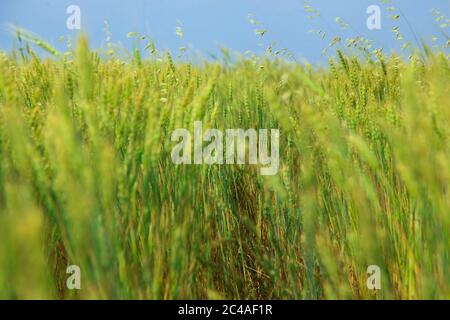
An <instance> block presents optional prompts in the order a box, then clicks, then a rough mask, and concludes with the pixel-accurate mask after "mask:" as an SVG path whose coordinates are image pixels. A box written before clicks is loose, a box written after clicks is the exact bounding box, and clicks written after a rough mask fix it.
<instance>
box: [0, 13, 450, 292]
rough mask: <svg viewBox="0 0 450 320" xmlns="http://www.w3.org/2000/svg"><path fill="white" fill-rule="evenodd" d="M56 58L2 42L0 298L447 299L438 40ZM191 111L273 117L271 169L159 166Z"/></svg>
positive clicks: (233, 121) (443, 107)
mask: <svg viewBox="0 0 450 320" xmlns="http://www.w3.org/2000/svg"><path fill="white" fill-rule="evenodd" d="M312 13H313V12H312ZM150 44H151V47H154V46H153V43H152V42H150ZM153 50H154V49H153ZM109 53H110V52H109ZM58 59H59V60H56V58H55V59H53V60H42V59H40V58H39V57H38V56H37V55H35V54H34V53H33V52H32V50H31V49H29V51H28V53H24V55H22V58H18V57H17V55H14V54H6V53H2V54H0V242H1V243H2V245H1V246H0V298H7V299H10V298H101V299H106V298H115V299H116V298H118V299H129V298H135V299H156V298H158V299H183V298H217V297H222V298H242V299H250V298H252V299H260V298H282V299H300V298H311V299H345V298H355V299H391V298H402V299H407V298H442V299H448V298H450V269H449V267H448V266H450V255H449V248H450V236H449V231H450V214H449V213H450V197H449V181H450V154H449V127H448V123H449V122H450V105H449V103H450V96H449V91H448V83H449V80H450V79H449V78H450V66H449V61H448V59H447V58H446V57H445V55H444V54H443V53H430V54H429V56H428V57H426V58H423V57H418V56H416V55H412V56H411V58H410V60H409V61H403V60H401V59H400V58H398V57H396V56H394V55H392V56H384V55H383V54H382V53H381V52H379V54H378V59H377V60H374V59H367V60H365V61H360V60H359V59H357V58H356V57H352V56H348V55H346V54H345V53H343V52H342V51H339V53H338V61H339V62H337V61H335V60H334V59H331V60H330V67H329V68H328V69H323V70H321V69H313V68H312V67H311V66H301V65H299V64H295V63H288V62H286V61H283V60H279V59H270V60H269V59H268V60H259V61H255V60H248V59H244V58H243V59H240V60H239V61H238V62H236V63H235V64H231V63H230V61H228V62H229V63H227V65H226V66H223V65H218V64H216V63H205V64H204V65H202V66H198V65H195V64H189V63H176V62H174V61H173V60H172V57H171V55H170V54H169V53H168V52H167V53H166V56H165V58H164V57H162V58H161V59H158V60H151V59H145V58H144V57H141V53H140V52H139V51H137V50H136V51H135V52H134V57H133V58H132V59H133V61H132V62H124V61H121V60H119V59H118V58H117V57H116V55H113V54H112V55H110V56H109V58H108V59H103V58H100V57H99V54H98V53H96V52H92V51H91V50H90V49H89V46H88V42H87V40H86V39H85V38H81V39H80V40H79V42H78V45H77V46H76V50H74V51H73V52H69V53H68V54H66V55H64V58H62V57H61V55H58ZM424 59H426V60H424ZM228 60H229V59H228ZM196 120H203V121H204V123H205V126H206V124H207V125H208V126H209V127H211V128H218V129H226V128H279V129H280V132H281V141H280V160H281V167H280V172H279V174H278V175H277V176H273V177H264V176H260V175H259V174H258V170H257V168H256V167H255V166H248V165H247V166H245V165H240V166H239V165H235V166H230V165H223V166H220V165H214V166H208V165H190V166H189V165H186V166H177V165H174V164H173V163H172V161H171V158H170V150H171V148H172V147H173V143H172V142H171V141H170V134H171V132H172V131H173V130H174V129H176V128H180V127H185V128H192V126H193V122H194V121H196ZM70 264H76V265H79V266H80V267H81V271H82V289H81V290H80V291H76V292H75V293H74V292H72V291H68V290H66V289H65V279H66V277H67V275H66V274H65V269H66V267H67V266H68V265H70ZM372 264H376V265H379V266H380V267H381V269H382V290H379V291H377V292H373V291H369V290H368V289H367V287H366V278H367V275H366V268H367V266H368V265H372Z"/></svg>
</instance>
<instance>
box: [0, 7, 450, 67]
mask: <svg viewBox="0 0 450 320" xmlns="http://www.w3.org/2000/svg"><path fill="white" fill-rule="evenodd" d="M309 2H310V4H311V5H312V6H313V7H314V8H315V9H317V10H318V11H320V12H321V17H320V18H318V19H314V20H311V19H308V17H307V13H306V12H305V10H304V9H303V1H302V0H127V1H124V0H1V2H0V48H1V49H10V48H11V47H12V46H13V44H14V37H13V36H12V35H11V34H9V32H8V31H7V25H8V24H9V23H11V24H15V25H18V26H21V27H24V28H26V29H28V30H31V31H33V32H34V33H36V34H38V35H40V36H42V37H43V38H44V39H46V40H47V41H48V42H50V43H52V44H53V45H54V46H56V47H57V48H60V49H63V48H64V45H63V43H61V42H60V41H59V38H60V37H61V36H62V35H64V36H66V37H67V36H71V37H76V33H77V32H76V31H70V30H68V29H67V28H66V20H67V18H68V16H69V15H68V14H66V8H67V7H68V6H69V5H73V4H74V5H78V6H79V7H80V8H81V20H82V24H81V25H82V29H83V30H84V31H86V33H87V34H88V35H89V38H90V42H91V44H92V46H93V47H96V48H98V47H101V46H103V45H104V43H105V39H106V35H105V31H104V29H105V25H104V21H105V20H106V21H108V23H109V26H110V31H111V33H112V41H113V42H117V43H121V44H122V45H123V46H124V47H126V48H132V47H133V41H132V40H131V39H129V38H127V36H126V35H127V33H128V32H130V31H136V32H139V33H141V34H145V35H151V36H152V38H153V39H154V41H155V43H156V45H157V47H158V48H160V49H169V50H171V51H172V52H176V51H177V50H178V48H179V47H181V46H186V47H192V48H194V49H195V50H198V51H200V52H202V53H204V54H205V55H206V54H207V53H217V52H218V46H219V45H222V46H226V47H228V48H230V49H231V50H233V51H239V52H245V51H247V50H250V51H252V52H256V53H260V52H261V51H263V50H264V48H265V47H267V45H268V44H269V43H271V42H273V41H275V42H276V43H277V44H278V48H287V49H289V51H290V52H292V53H293V54H294V55H295V56H297V57H301V58H306V59H307V60H309V61H311V62H318V61H322V60H323V59H324V57H323V56H322V54H321V52H322V49H323V48H324V47H326V46H327V45H328V43H329V41H330V39H331V38H333V37H334V36H340V37H342V38H343V39H345V38H346V37H353V36H355V35H357V34H360V35H362V36H365V37H367V38H370V39H373V40H374V41H375V42H376V44H377V45H381V46H383V47H384V48H385V50H386V51H389V50H391V49H396V50H398V49H399V48H400V46H401V44H400V43H399V42H398V41H396V40H395V37H394V35H393V33H392V27H393V26H394V25H398V26H399V28H400V31H401V32H402V33H403V34H404V36H405V38H406V39H407V40H411V41H412V42H414V39H413V35H412V32H411V30H410V28H409V26H408V24H407V21H406V20H405V17H406V19H407V20H408V22H409V24H410V26H411V28H412V29H413V30H414V32H415V33H416V34H417V35H418V37H420V38H423V39H426V40H427V41H430V38H431V36H432V35H436V36H440V31H439V29H440V28H439V24H437V23H436V22H435V21H434V17H433V15H432V14H431V9H433V8H435V9H437V10H439V11H440V12H441V13H442V14H443V15H444V16H446V17H447V18H450V0H427V1H423V0H395V1H391V4H390V5H383V4H382V3H381V1H380V0H310V1H309ZM372 4H377V5H380V7H381V8H382V14H381V19H382V20H381V22H382V28H381V30H368V29H367V27H366V20H367V17H368V15H367V14H366V9H367V7H368V6H369V5H372ZM391 5H393V6H395V7H397V8H400V10H401V12H402V13H403V14H401V15H400V18H399V20H397V22H394V21H392V19H391V18H390V17H389V14H390V13H389V12H387V11H386V10H385V9H386V7H387V6H391ZM397 13H399V12H398V11H397ZM249 14H252V15H253V16H254V17H255V18H256V20H258V21H260V22H261V23H262V26H258V28H265V29H268V32H267V33H266V34H265V35H264V37H263V40H261V38H260V37H258V36H257V35H256V34H255V32H254V29H255V27H254V26H253V25H251V24H250V23H249V21H248V15H249ZM336 17H341V18H342V19H344V20H345V21H346V22H347V23H348V24H349V25H350V26H351V29H348V30H343V29H342V28H341V27H340V26H339V25H338V24H337V23H336V21H335V18H336ZM177 24H180V25H181V28H182V30H183V33H184V37H183V39H180V38H179V37H177V35H176V34H175V28H176V26H177ZM311 29H315V30H319V29H321V30H324V31H326V32H327V39H326V40H321V39H320V37H319V36H317V35H314V34H312V33H310V32H308V31H309V30H311ZM448 30H449V29H448V28H447V29H446V32H447V34H449V32H448ZM261 42H264V43H265V45H264V46H259V45H258V44H259V43H261ZM439 42H440V43H444V42H446V40H445V41H444V38H442V36H441V39H440V40H439Z"/></svg>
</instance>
